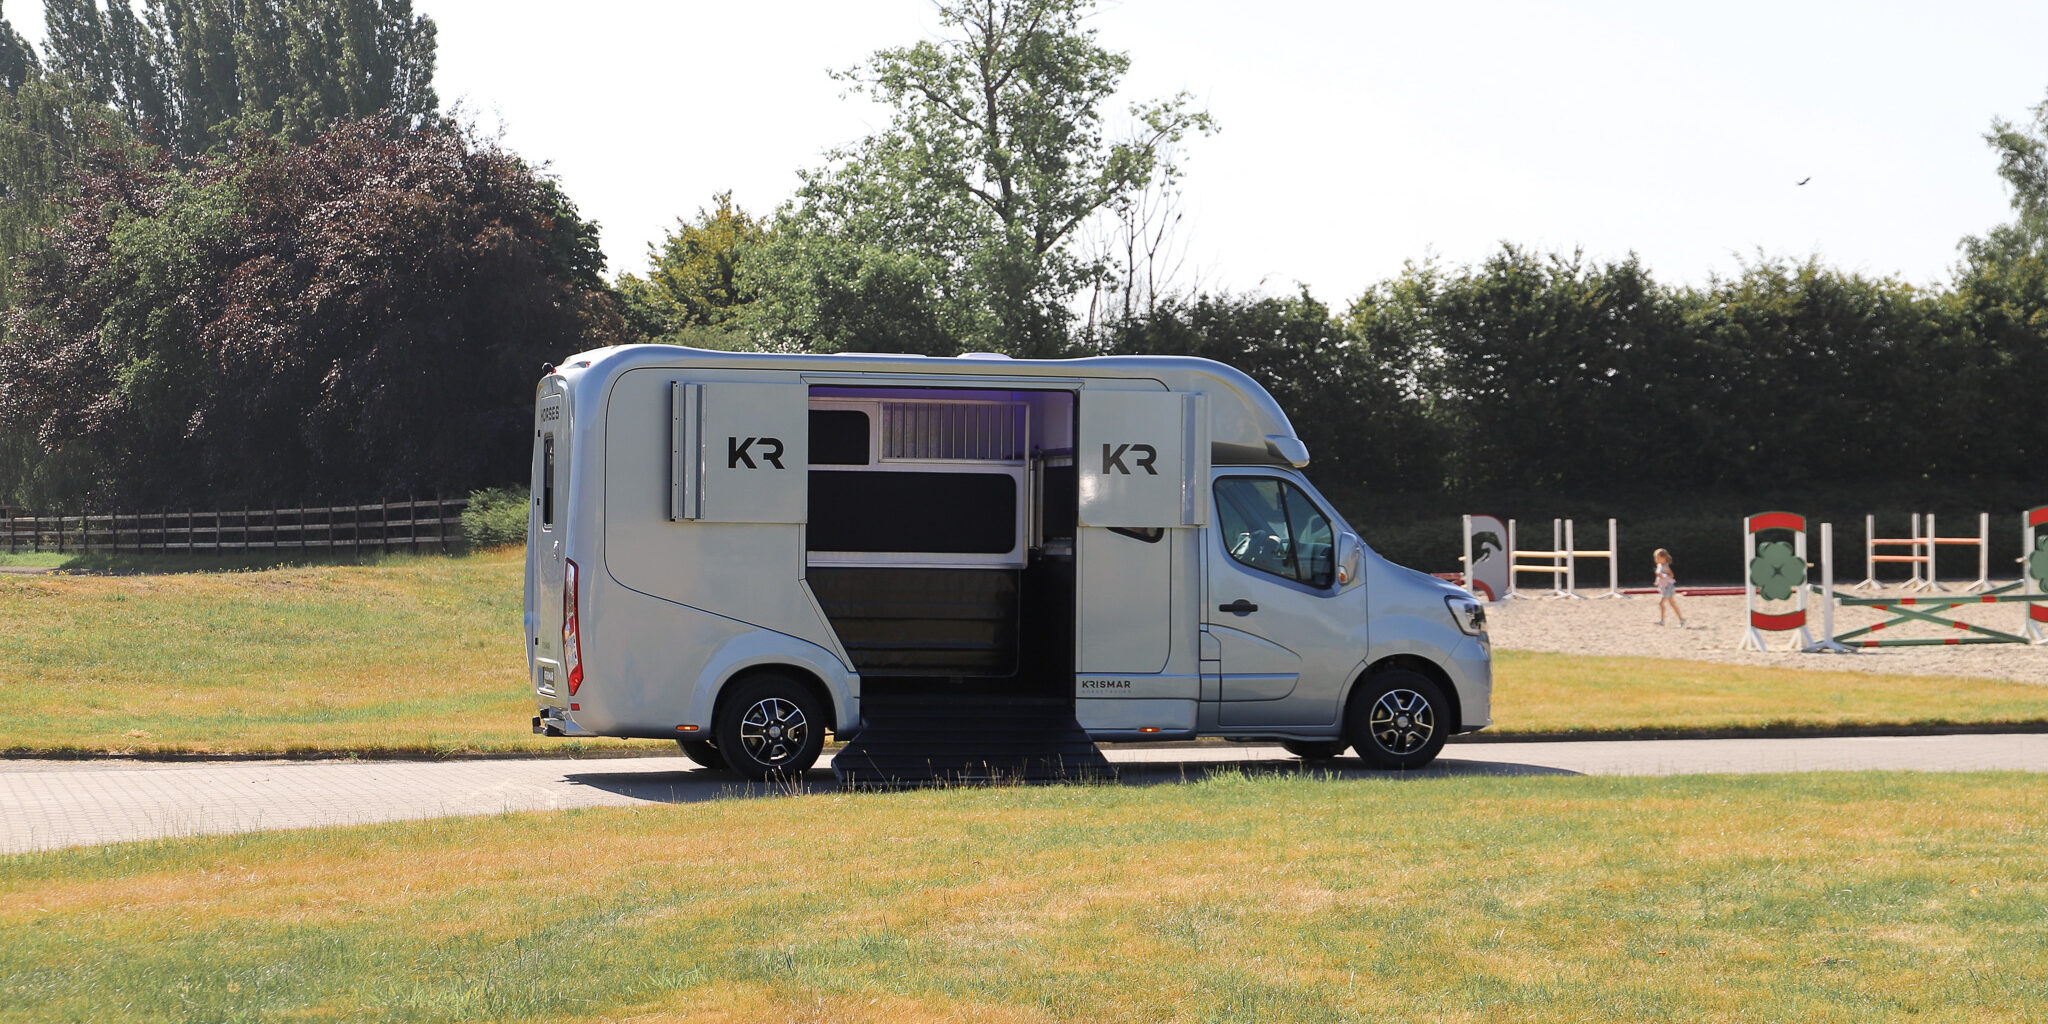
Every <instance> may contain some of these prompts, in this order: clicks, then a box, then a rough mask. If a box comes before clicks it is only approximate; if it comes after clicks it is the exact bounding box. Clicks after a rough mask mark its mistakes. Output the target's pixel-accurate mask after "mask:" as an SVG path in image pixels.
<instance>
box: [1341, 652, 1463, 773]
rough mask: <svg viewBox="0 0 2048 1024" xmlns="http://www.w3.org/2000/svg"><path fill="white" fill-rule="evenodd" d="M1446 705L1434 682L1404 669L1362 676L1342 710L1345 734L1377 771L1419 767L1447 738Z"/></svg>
mask: <svg viewBox="0 0 2048 1024" xmlns="http://www.w3.org/2000/svg"><path fill="white" fill-rule="evenodd" d="M1450 730H1451V721H1450V702H1449V701H1447V700H1445V699H1444V691H1443V688H1442V687H1439V686H1438V685H1437V684H1436V681H1435V680H1433V679H1431V678H1429V677H1428V676H1425V675H1423V674H1421V673H1420V672H1410V671H1408V670H1407V669H1391V670H1389V671H1386V672H1379V673H1375V674H1373V675H1370V676H1367V677H1365V679H1364V681H1362V682H1360V683H1359V684H1358V688H1357V689H1356V690H1354V691H1353V692H1352V695H1351V704H1350V706H1349V707H1348V708H1347V709H1346V710H1345V723H1344V734H1345V736H1346V737H1347V738H1348V739H1350V741H1351V746H1352V747H1353V748H1355V749H1356V750H1357V751H1358V756H1359V757H1362V758H1364V759H1365V762H1366V763H1367V764H1370V765H1372V766H1373V767H1375V768H1396V769H1408V768H1420V767H1422V766H1423V765H1426V764H1428V763H1429V762H1431V761H1433V760H1435V759H1436V755H1437V752H1438V751H1440V750H1442V749H1443V748H1444V740H1445V739H1446V738H1448V737H1449V736H1450Z"/></svg>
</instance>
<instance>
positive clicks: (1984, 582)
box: [1853, 512, 1991, 591]
mask: <svg viewBox="0 0 2048 1024" xmlns="http://www.w3.org/2000/svg"><path fill="white" fill-rule="evenodd" d="M1921 518H1922V517H1921V514H1920V513H1918V512H1915V513H1913V529H1912V535H1911V536H1908V537H1879V536H1878V535H1877V517H1876V516H1874V515H1872V516H1864V517H1863V582H1861V583H1858V584H1856V586H1855V587H1854V588H1853V589H1856V590H1876V589H1878V588H1880V587H1883V586H1884V584H1883V583H1882V582H1881V581H1879V580H1878V578H1877V566H1878V563H1880V562H1887V563H1890V562H1899V563H1905V564H1909V565H1911V566H1912V567H1913V575H1912V578H1911V579H1909V580H1907V581H1906V583H1905V586H1906V588H1907V589H1908V590H1941V591H1946V590H1947V589H1948V588H1947V587H1945V586H1942V585H1941V578H1940V576H1939V575H1938V574H1937V573H1936V572H1935V566H1936V559H1935V555H1936V554H1937V552H1938V550H1939V547H1940V546H1941V545H1950V546H1971V547H1975V548H1976V549H1977V580H1976V582H1974V583H1972V584H1970V585H1969V586H1967V587H1965V588H1963V589H1964V590H1965V591H1978V590H1984V589H1986V588H1988V587H1990V586H1991V513H1989V512H1980V513H1978V514H1977V536H1975V537H1943V536H1941V535H1940V534H1939V533H1938V532H1936V530H1935V528H1934V513H1932V512H1929V513H1927V514H1926V523H1927V530H1926V532H1925V533H1922V532H1921V529H1920V523H1921ZM1901 547H1903V548H1905V549H1907V552H1908V553H1907V554H1903V555H1880V554H1878V553H1877V549H1878V548H1901ZM1923 566H1924V567H1925V569H1924V571H1923V569H1922V567H1923Z"/></svg>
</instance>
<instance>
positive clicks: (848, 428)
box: [811, 409, 868, 466]
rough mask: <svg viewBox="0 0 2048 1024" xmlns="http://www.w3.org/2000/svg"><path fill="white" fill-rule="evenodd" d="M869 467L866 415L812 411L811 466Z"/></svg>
mask: <svg viewBox="0 0 2048 1024" xmlns="http://www.w3.org/2000/svg"><path fill="white" fill-rule="evenodd" d="M867 464H868V414H867V413H864V412H862V411H860V410H859V409H812V410H811V465H813V466H865V465H867Z"/></svg>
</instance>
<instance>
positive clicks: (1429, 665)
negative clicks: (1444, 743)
mask: <svg viewBox="0 0 2048 1024" xmlns="http://www.w3.org/2000/svg"><path fill="white" fill-rule="evenodd" d="M1396 669H1406V670H1407V671H1410V672H1413V673H1415V674H1416V675H1419V676H1422V677H1424V678H1426V679H1428V680H1429V681H1431V682H1433V683H1435V684H1436V688H1437V689H1438V690H1441V691H1443V695H1444V702H1445V703H1446V704H1448V705H1449V707H1448V708H1447V709H1446V710H1448V711H1449V712H1450V719H1451V729H1450V730H1449V733H1450V734H1451V735H1456V734H1457V733H1458V732H1461V731H1463V729H1464V724H1463V723H1464V721H1465V709H1464V707H1463V705H1461V704H1460V703H1459V701H1458V687H1457V686H1456V685H1455V684H1453V683H1452V682H1451V674H1450V673H1449V672H1446V671H1444V668H1443V666H1442V665H1439V664H1437V663H1436V662H1434V661H1431V660H1429V659H1428V658H1425V657H1423V656H1422V655H1419V654H1390V655H1387V656H1386V657H1384V658H1381V659H1380V660H1378V661H1375V662H1373V663H1372V664H1370V665H1367V666H1366V667H1365V670H1364V671H1362V672H1360V673H1358V678H1357V679H1355V680H1352V683H1351V689H1350V691H1349V692H1348V693H1346V694H1345V697H1344V714H1345V720H1347V721H1348V720H1349V719H1350V714H1351V702H1352V701H1353V700H1355V699H1357V697H1358V691H1359V690H1360V688H1362V687H1363V686H1364V684H1365V681H1366V680H1368V679H1371V678H1372V677H1373V676H1376V675H1379V674H1380V673H1382V672H1392V671H1394V670H1396Z"/></svg>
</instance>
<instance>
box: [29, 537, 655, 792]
mask: <svg viewBox="0 0 2048 1024" xmlns="http://www.w3.org/2000/svg"><path fill="white" fill-rule="evenodd" d="M522 559H523V555H522V554H521V553H520V552H519V551H517V550H510V551H497V552H488V553H485V554H480V555H472V556H467V557H455V558H450V557H442V556H424V555H423V556H392V557H389V558H384V559H378V560H374V561H371V562H369V563H366V564H332V565H304V566H293V567H285V568H271V569H264V570H257V571H246V572H203V573H202V572H186V573H179V574H176V575H107V576H69V575H67V576H18V575H4V574H0V685H4V686H5V688H6V691H7V692H8V693H10V694H12V695H13V696H14V702H13V707H12V709H11V710H12V714H11V715H10V716H9V718H8V720H7V722H6V724H5V725H0V749H14V750H22V749H28V750H52V751H77V750H86V751H129V752H140V753H163V752H196V751H210V752H290V751H313V750H322V751H335V750H363V751H373V750H396V751H414V752H439V753H451V752H462V751H510V750H521V749H549V750H559V751H562V752H564V753H568V752H573V751H577V750H588V749H590V748H591V747H593V746H616V745H620V742H622V741H620V742H615V741H596V742H594V743H593V742H570V741H563V740H555V741H552V742H551V743H549V744H543V743H542V741H541V738H540V737H536V736H533V735H531V733H530V732H529V731H528V725H527V719H528V718H529V717H530V716H531V715H532V714H533V711H532V708H531V707H530V706H529V703H528V699H527V696H526V664H525V660H524V658H523V655H522V648H521V640H520V635H519V634H520V619H521V611H520V587H521V582H520V580H521V574H522V572H523V564H524V563H523V561H522ZM151 564H154V563H151ZM650 749H652V748H651V745H650Z"/></svg>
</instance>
